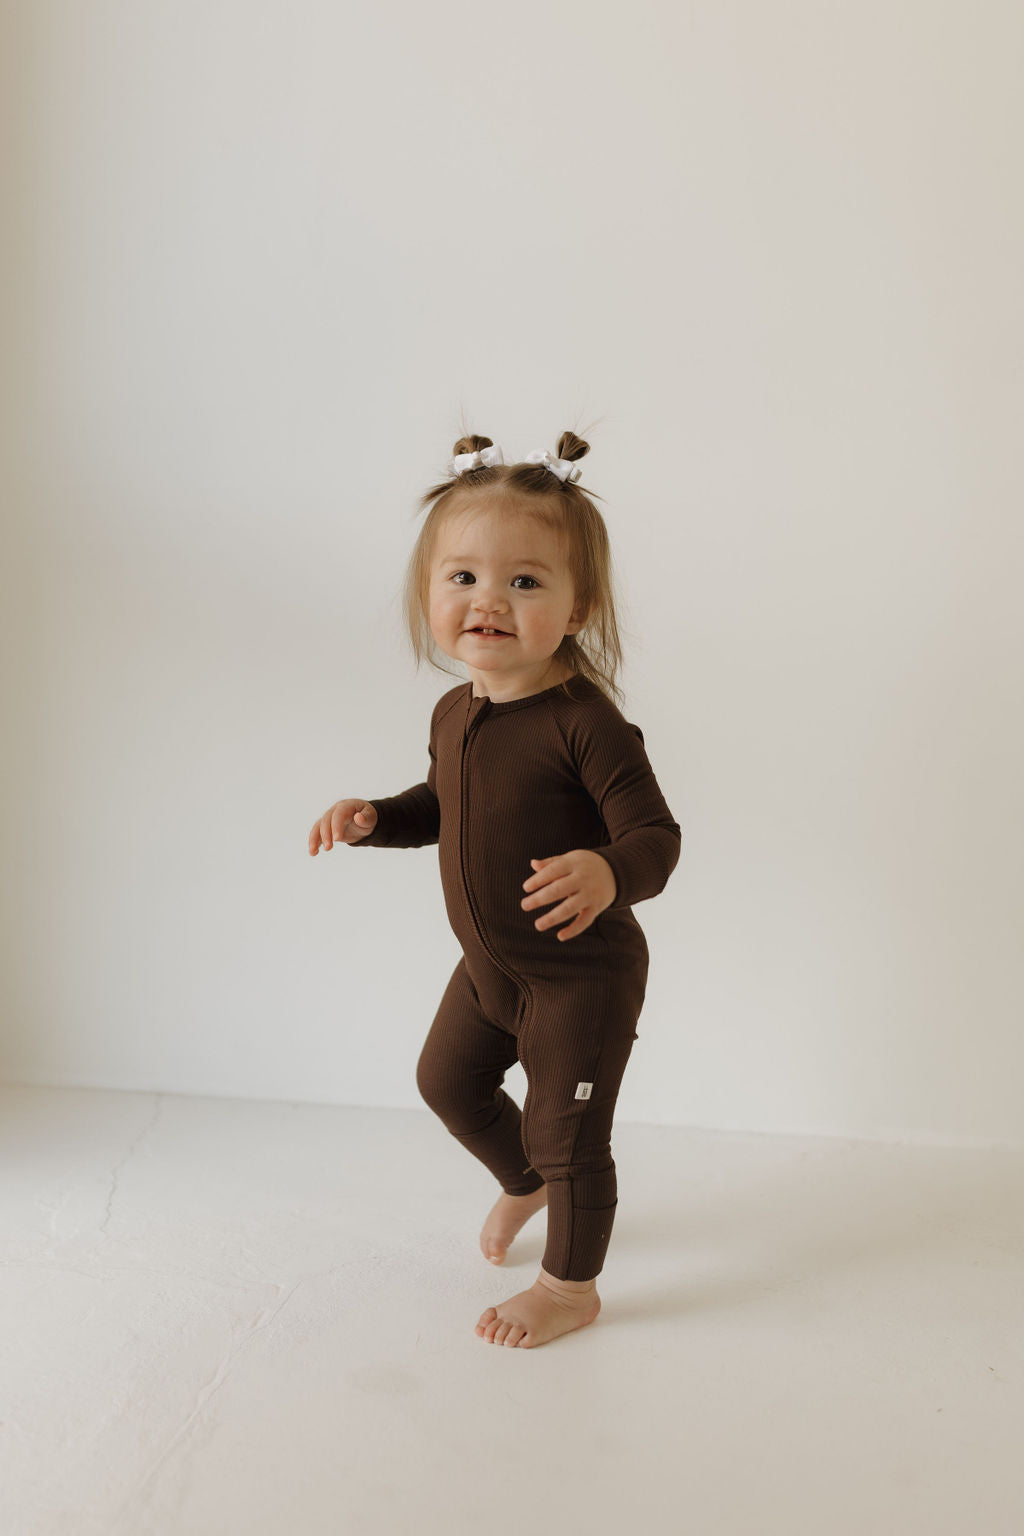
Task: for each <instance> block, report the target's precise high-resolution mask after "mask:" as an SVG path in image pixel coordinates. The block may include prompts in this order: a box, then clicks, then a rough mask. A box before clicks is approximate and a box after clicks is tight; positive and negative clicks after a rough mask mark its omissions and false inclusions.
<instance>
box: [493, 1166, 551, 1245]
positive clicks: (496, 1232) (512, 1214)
mask: <svg viewBox="0 0 1024 1536" xmlns="http://www.w3.org/2000/svg"><path fill="white" fill-rule="evenodd" d="M547 1203H548V1187H547V1185H546V1184H542V1185H541V1187H540V1189H535V1190H534V1191H533V1193H532V1194H530V1195H506V1194H504V1193H502V1194H500V1195H499V1196H498V1199H497V1202H496V1203H495V1205H494V1208H493V1209H492V1211H491V1213H490V1215H489V1216H488V1218H487V1220H486V1221H485V1222H484V1225H483V1231H482V1232H481V1233H480V1247H481V1250H482V1252H483V1256H484V1258H485V1259H490V1261H491V1263H492V1264H504V1262H505V1255H506V1254H507V1253H508V1245H509V1243H510V1242H511V1241H512V1239H513V1238H514V1237H515V1235H516V1233H517V1232H518V1231H519V1228H520V1227H521V1226H522V1225H523V1224H524V1223H525V1222H527V1221H529V1219H530V1217H531V1216H532V1215H533V1214H534V1212H535V1211H539V1210H540V1209H541V1207H542V1206H544V1205H547Z"/></svg>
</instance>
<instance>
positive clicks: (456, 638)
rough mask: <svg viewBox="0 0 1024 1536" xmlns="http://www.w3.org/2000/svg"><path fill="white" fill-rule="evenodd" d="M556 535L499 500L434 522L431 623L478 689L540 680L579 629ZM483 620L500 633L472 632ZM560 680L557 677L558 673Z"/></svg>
mask: <svg viewBox="0 0 1024 1536" xmlns="http://www.w3.org/2000/svg"><path fill="white" fill-rule="evenodd" d="M573 599H574V592H573V581H572V576H571V575H570V572H569V569H568V566H567V564H566V560H565V553H564V551H563V548H562V544H561V540H560V539H559V538H558V536H557V535H556V534H555V533H553V532H552V531H551V530H550V529H549V528H545V527H543V526H542V525H541V524H539V523H538V522H537V521H536V520H535V519H533V518H531V517H527V516H523V515H521V514H517V513H516V512H515V511H514V510H508V509H507V508H506V507H505V506H504V505H501V506H500V507H495V508H494V509H493V510H491V509H489V508H488V509H487V510H479V509H477V508H474V507H472V506H470V507H467V508H464V509H463V510H461V511H456V512H453V513H452V514H451V516H450V517H448V518H447V519H446V520H445V522H444V524H443V525H442V527H441V528H440V530H439V532H438V535H437V540H436V543H435V547H434V559H433V563H432V566H431V576H430V629H431V632H432V634H433V636H434V639H435V641H436V642H437V644H438V645H439V646H440V648H441V650H442V651H444V653H445V655H447V656H450V657H452V659H453V660H457V661H462V662H464V663H465V664H466V666H467V667H468V668H469V670H470V675H471V676H472V678H473V680H474V682H476V683H477V684H478V685H480V686H481V691H484V692H487V691H489V686H488V685H489V684H491V683H494V684H497V685H498V687H499V688H505V687H519V686H521V685H525V686H529V685H530V684H531V683H535V682H536V681H537V680H538V679H540V678H541V677H542V676H543V674H544V671H545V668H546V665H547V663H548V662H549V661H550V659H551V657H552V656H553V655H554V653H555V651H556V650H557V649H558V647H559V646H560V645H561V643H562V639H563V637H564V636H565V635H573V634H575V633H576V632H577V630H579V629H581V628H582V621H581V620H580V619H579V618H578V617H577V616H576V615H575V614H574V612H573ZM483 627H491V628H496V629H500V630H502V631H504V637H503V638H501V637H497V636H489V635H484V634H480V633H476V631H477V630H479V629H481V628H483ZM559 680H560V679H559Z"/></svg>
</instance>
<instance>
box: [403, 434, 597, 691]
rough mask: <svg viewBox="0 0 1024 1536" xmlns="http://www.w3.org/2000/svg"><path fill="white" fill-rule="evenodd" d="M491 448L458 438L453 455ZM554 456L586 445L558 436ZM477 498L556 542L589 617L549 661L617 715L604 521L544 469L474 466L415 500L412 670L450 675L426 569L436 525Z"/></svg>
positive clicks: (409, 611)
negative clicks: (597, 692)
mask: <svg viewBox="0 0 1024 1536" xmlns="http://www.w3.org/2000/svg"><path fill="white" fill-rule="evenodd" d="M492 446H493V444H492V441H491V439H490V438H489V437H476V436H469V437H460V438H459V440H458V442H457V443H456V444H455V447H454V448H453V450H452V455H453V457H454V456H455V455H456V454H460V453H474V452H476V451H478V450H479V449H481V448H490V447H492ZM556 451H557V455H558V457H559V458H560V459H571V460H575V459H582V458H583V456H584V454H586V453H589V452H590V444H589V443H586V442H584V441H583V439H582V438H581V437H577V436H576V435H575V433H573V432H563V433H562V435H561V437H560V438H559V439H558V448H557V450H556ZM477 495H479V496H480V497H481V499H486V500H487V501H495V500H496V501H498V502H499V503H500V502H502V501H504V502H507V503H508V504H509V505H510V507H514V509H515V511H517V512H522V513H525V514H526V515H527V516H529V517H536V518H537V519H538V520H539V521H540V522H541V523H543V525H544V526H545V527H547V528H550V529H551V530H552V531H553V532H554V533H556V534H558V535H560V536H561V538H562V540H563V547H564V548H565V549H566V552H567V561H568V566H569V570H570V572H571V574H572V580H573V586H574V589H575V599H576V604H577V606H578V608H579V610H580V611H581V612H583V613H585V614H587V616H588V617H587V620H586V623H585V624H584V625H583V627H582V628H581V629H580V630H578V631H577V633H576V634H575V635H566V636H564V638H563V639H562V643H561V644H560V645H559V647H558V649H557V651H555V653H554V656H553V657H552V660H553V661H555V662H557V663H560V664H561V665H562V666H567V667H570V668H571V669H572V674H573V676H574V677H586V678H589V680H590V681H591V682H592V683H595V684H596V685H597V687H599V688H600V689H601V691H602V692H603V693H605V694H606V695H608V697H610V698H611V699H612V700H613V702H615V703H617V704H619V706H620V708H621V705H622V699H623V694H622V689H621V688H620V687H619V686H618V684H617V683H616V681H615V679H616V674H617V673H618V671H619V668H620V667H621V665H622V646H621V642H620V640H619V626H618V622H617V619H616V614H615V597H614V591H613V587H614V576H613V570H612V553H611V545H610V543H609V540H608V530H607V528H606V527H605V522H604V518H603V517H602V516H601V514H600V512H599V511H598V509H597V507H596V506H595V505H594V502H593V501H592V499H591V498H592V497H593V496H596V495H597V493H596V491H590V492H587V491H582V490H580V488H579V485H578V484H577V483H570V482H569V481H567V480H559V479H558V477H557V475H554V474H552V473H551V471H550V470H549V469H547V468H546V467H545V466H544V465H543V464H528V463H522V464H481V465H480V467H479V468H478V469H469V470H464V471H463V473H462V474H461V475H457V476H456V477H455V479H454V480H445V481H444V482H442V483H441V484H438V485H435V486H432V487H431V489H430V490H429V491H427V492H426V493H425V494H424V495H423V496H421V497H420V499H419V503H418V505H417V508H416V512H415V514H414V515H415V516H418V515H419V513H420V512H422V511H423V509H424V507H430V511H429V512H428V514H427V516H426V518H425V519H424V523H423V526H422V528H421V529H420V531H419V536H418V537H417V539H416V544H415V546H414V548H413V551H412V554H411V555H410V557H409V563H408V566H407V568H406V574H405V583H404V588H403V606H404V610H405V620H406V625H407V628H408V633H409V639H410V642H411V644H412V651H413V655H414V656H415V658H416V666H417V668H418V667H419V665H420V663H421V662H422V661H423V659H424V657H425V658H426V659H427V660H428V661H429V662H430V664H431V665H432V666H435V667H437V668H438V669H439V670H440V671H442V672H449V674H450V675H454V674H451V673H450V669H449V668H448V667H446V666H444V665H443V664H442V663H441V662H439V661H438V660H437V649H436V646H435V644H434V637H433V635H432V634H431V631H430V623H429V594H430V568H431V563H432V560H433V553H434V548H435V544H436V539H437V535H438V533H439V532H440V529H441V527H442V525H443V523H444V522H445V520H446V519H447V518H448V517H449V516H451V515H452V514H453V513H456V512H461V511H462V510H463V509H464V508H465V507H467V506H470V505H471V504H472V501H473V499H474V497H475V496H477ZM598 500H603V497H598ZM431 503H433V505H431ZM571 682H572V677H570V678H566V680H565V681H564V682H563V684H562V687H563V689H564V690H565V691H566V692H567V693H569V692H570V685H571Z"/></svg>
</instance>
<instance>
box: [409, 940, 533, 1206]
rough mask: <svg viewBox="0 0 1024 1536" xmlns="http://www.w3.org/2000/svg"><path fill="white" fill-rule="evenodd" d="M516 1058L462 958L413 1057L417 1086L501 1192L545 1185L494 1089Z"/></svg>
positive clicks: (517, 1117) (513, 1113)
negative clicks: (482, 1002)
mask: <svg viewBox="0 0 1024 1536" xmlns="http://www.w3.org/2000/svg"><path fill="white" fill-rule="evenodd" d="M518 1059H519V1049H518V1041H517V1039H516V1036H515V1035H514V1034H512V1033H511V1032H510V1031H508V1030H506V1029H502V1028H500V1027H499V1026H498V1025H497V1024H495V1023H493V1022H492V1021H491V1020H490V1019H489V1018H488V1017H487V1016H486V1014H485V1013H484V1011H483V1009H482V1007H481V1006H480V999H479V997H478V996H477V991H476V988H475V987H474V985H473V981H472V978H471V977H470V975H469V972H468V971H467V970H466V962H465V958H464V957H463V958H462V959H460V961H459V963H458V965H457V966H456V967H455V970H454V971H453V972H452V975H451V979H450V980H449V982H448V986H447V987H446V989H445V993H444V996H443V997H442V999H441V1003H440V1006H439V1008H438V1010H437V1013H436V1015H435V1017H434V1022H433V1024H432V1025H431V1026H430V1031H429V1033H428V1035H427V1038H426V1040H425V1042H424V1045H423V1049H422V1051H421V1052H420V1058H419V1062H418V1063H417V1067H416V1085H417V1087H418V1088H419V1091H420V1093H421V1095H422V1097H423V1098H424V1100H425V1101H426V1103H427V1104H429V1106H430V1108H431V1109H432V1110H433V1111H434V1113H435V1114H436V1115H438V1116H439V1118H440V1119H441V1120H442V1121H443V1123H444V1125H445V1126H446V1127H447V1129H448V1130H449V1131H450V1132H451V1134H452V1135H453V1136H454V1137H455V1138H456V1140H458V1141H461V1142H462V1145H463V1146H464V1147H465V1148H466V1149H467V1151H469V1152H472V1153H473V1156H474V1157H478V1158H479V1159H480V1161H481V1162H482V1163H483V1164H484V1166H485V1167H487V1168H489V1169H490V1171H491V1173H493V1174H494V1176H495V1178H496V1179H497V1180H498V1183H499V1184H500V1185H501V1187H502V1189H503V1190H504V1191H505V1193H506V1194H507V1195H526V1194H530V1193H531V1191H533V1190H535V1189H540V1187H541V1185H542V1184H543V1183H544V1180H543V1178H542V1177H541V1175H540V1174H539V1173H537V1172H536V1171H535V1170H534V1169H533V1168H532V1167H530V1164H529V1159H528V1157H527V1155H526V1153H525V1151H524V1149H523V1138H522V1116H521V1114H520V1110H519V1106H518V1104H516V1102H515V1100H514V1099H511V1098H509V1096H508V1094H507V1093H506V1092H505V1091H504V1089H503V1088H502V1086H501V1085H502V1082H503V1081H504V1078H505V1073H506V1072H507V1071H508V1069H509V1067H511V1066H513V1065H514V1064H515V1062H516V1061H518Z"/></svg>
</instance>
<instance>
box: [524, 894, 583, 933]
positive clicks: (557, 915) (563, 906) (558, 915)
mask: <svg viewBox="0 0 1024 1536" xmlns="http://www.w3.org/2000/svg"><path fill="white" fill-rule="evenodd" d="M583 911H586V908H585V907H582V908H581V907H579V906H577V904H576V902H575V901H574V900H573V899H572V897H571V896H570V897H567V898H566V900H565V901H563V902H560V903H559V905H558V906H557V907H552V909H551V911H550V912H545V913H544V914H543V916H542V917H538V919H537V921H536V922H535V923H534V925H533V926H534V927H535V928H554V927H555V925H556V924H557V923H564V922H567V921H568V920H569V918H570V917H576V916H577V914H578V913H580V912H583Z"/></svg>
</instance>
